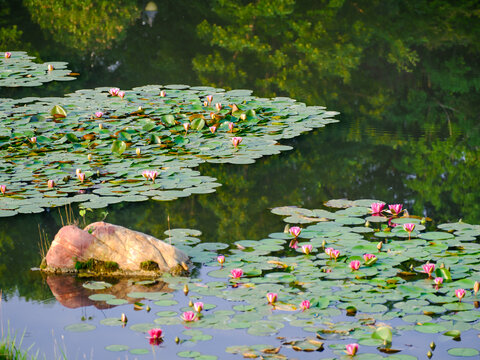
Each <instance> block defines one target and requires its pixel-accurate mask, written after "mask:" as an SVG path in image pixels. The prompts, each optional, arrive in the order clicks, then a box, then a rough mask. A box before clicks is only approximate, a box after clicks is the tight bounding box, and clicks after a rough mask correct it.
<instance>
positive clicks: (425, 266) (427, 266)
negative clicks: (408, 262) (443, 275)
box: [422, 263, 435, 277]
mask: <svg viewBox="0 0 480 360" xmlns="http://www.w3.org/2000/svg"><path fill="white" fill-rule="evenodd" d="M422 268H423V272H424V273H426V274H428V277H430V275H431V274H432V272H433V270H435V264H430V263H426V264H423V265H422Z"/></svg>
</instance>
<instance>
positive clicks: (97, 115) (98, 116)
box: [95, 111, 103, 118]
mask: <svg viewBox="0 0 480 360" xmlns="http://www.w3.org/2000/svg"><path fill="white" fill-rule="evenodd" d="M102 116H103V112H101V111H96V112H95V117H96V118H101V117H102Z"/></svg>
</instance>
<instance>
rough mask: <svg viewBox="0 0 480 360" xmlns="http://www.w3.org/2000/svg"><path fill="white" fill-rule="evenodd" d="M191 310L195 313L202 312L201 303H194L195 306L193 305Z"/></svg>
mask: <svg viewBox="0 0 480 360" xmlns="http://www.w3.org/2000/svg"><path fill="white" fill-rule="evenodd" d="M193 308H194V309H195V311H196V312H197V313H199V312H201V311H202V310H203V302H201V301H199V302H196V303H195V304H193Z"/></svg>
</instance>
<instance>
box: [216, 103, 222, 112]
mask: <svg viewBox="0 0 480 360" xmlns="http://www.w3.org/2000/svg"><path fill="white" fill-rule="evenodd" d="M215 109H217V111H220V110H222V104H220V103H216V104H215Z"/></svg>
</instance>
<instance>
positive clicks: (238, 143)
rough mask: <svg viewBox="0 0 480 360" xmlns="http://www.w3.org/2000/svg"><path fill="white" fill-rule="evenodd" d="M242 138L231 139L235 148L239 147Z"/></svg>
mask: <svg viewBox="0 0 480 360" xmlns="http://www.w3.org/2000/svg"><path fill="white" fill-rule="evenodd" d="M242 140H243V139H242V138H241V137H239V136H235V137H233V138H232V144H233V146H234V147H237V146H238V145H240V143H241V142H242Z"/></svg>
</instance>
